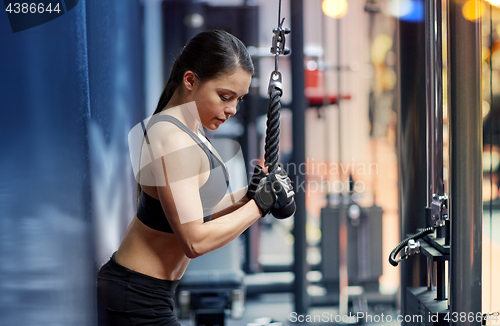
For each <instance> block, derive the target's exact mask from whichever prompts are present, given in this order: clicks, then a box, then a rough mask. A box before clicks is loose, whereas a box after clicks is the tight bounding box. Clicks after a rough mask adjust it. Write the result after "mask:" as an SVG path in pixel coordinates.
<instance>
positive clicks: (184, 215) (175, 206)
mask: <svg viewBox="0 0 500 326" xmlns="http://www.w3.org/2000/svg"><path fill="white" fill-rule="evenodd" d="M173 139H175V142H172V141H170V142H168V141H166V142H164V143H163V144H162V146H163V148H156V152H158V153H162V154H163V153H166V154H164V155H162V156H160V155H158V156H156V157H159V158H158V159H156V160H155V162H154V164H153V174H154V178H155V180H156V184H157V193H158V198H159V200H160V202H161V205H162V208H163V211H164V213H165V216H166V218H167V219H168V222H169V224H170V226H171V227H172V230H173V231H174V233H175V234H176V235H177V237H178V238H179V240H180V242H181V245H182V246H183V247H184V249H185V252H186V254H187V255H189V250H190V247H191V245H192V241H194V239H195V236H196V228H197V226H196V225H199V224H201V223H203V207H202V204H201V199H200V195H199V190H198V189H199V175H200V171H201V166H202V164H201V156H200V153H199V150H198V149H197V148H196V147H194V146H192V141H190V139H186V138H183V137H177V138H173ZM166 147H168V148H166Z"/></svg>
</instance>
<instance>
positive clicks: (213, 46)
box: [137, 30, 254, 196]
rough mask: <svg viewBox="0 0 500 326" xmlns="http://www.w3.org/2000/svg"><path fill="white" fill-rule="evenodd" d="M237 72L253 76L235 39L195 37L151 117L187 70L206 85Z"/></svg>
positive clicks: (213, 34) (210, 34)
mask: <svg viewBox="0 0 500 326" xmlns="http://www.w3.org/2000/svg"><path fill="white" fill-rule="evenodd" d="M238 68H242V69H243V70H245V71H248V72H249V73H251V74H253V72H254V67H253V63H252V59H251V57H250V55H249V54H248V51H247V49H246V47H245V45H244V44H243V43H242V42H241V41H240V40H239V39H238V38H236V37H235V36H233V35H231V34H230V33H228V32H226V31H223V30H210V31H206V32H201V33H199V34H197V35H196V36H195V37H193V38H192V39H191V40H190V41H189V42H188V44H186V46H185V47H184V49H183V50H182V51H181V53H179V55H178V56H177V58H176V59H175V62H174V65H173V66H172V70H171V71H170V77H169V78H168V81H167V84H166V85H165V88H164V89H163V92H162V93H161V96H160V100H159V101H158V105H157V106H156V110H155V111H154V113H153V115H155V114H158V113H160V112H161V111H162V110H163V109H164V108H165V106H167V104H168V102H169V101H170V99H171V98H172V96H173V95H174V93H175V91H176V90H177V88H178V87H179V86H180V85H181V84H182V79H183V77H184V74H185V73H186V71H188V70H190V71H192V72H194V73H195V74H196V75H197V76H198V78H199V79H200V80H201V81H206V80H210V79H214V78H217V77H219V76H221V75H223V74H226V73H230V72H233V71H235V70H236V69H238ZM151 120H153V119H151ZM150 123H154V121H150V122H149V123H148V125H149V124H150ZM139 175H140V174H139ZM139 175H138V176H139ZM140 192H141V187H140V185H139V183H138V184H137V195H138V196H139V195H140Z"/></svg>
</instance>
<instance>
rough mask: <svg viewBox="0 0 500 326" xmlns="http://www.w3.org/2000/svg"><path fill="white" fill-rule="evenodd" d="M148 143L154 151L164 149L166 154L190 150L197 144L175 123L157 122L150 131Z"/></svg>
mask: <svg viewBox="0 0 500 326" xmlns="http://www.w3.org/2000/svg"><path fill="white" fill-rule="evenodd" d="M148 141H149V144H150V146H151V147H152V149H157V150H160V149H162V150H163V152H165V151H166V152H165V154H168V153H170V152H176V151H179V150H181V149H186V148H189V147H191V146H193V145H196V143H195V142H194V141H193V139H192V137H190V136H189V135H188V134H187V133H186V132H185V131H183V130H182V129H180V128H179V127H178V126H176V125H175V124H173V123H169V122H163V121H160V122H157V123H155V124H153V125H152V126H151V127H150V128H149V130H148Z"/></svg>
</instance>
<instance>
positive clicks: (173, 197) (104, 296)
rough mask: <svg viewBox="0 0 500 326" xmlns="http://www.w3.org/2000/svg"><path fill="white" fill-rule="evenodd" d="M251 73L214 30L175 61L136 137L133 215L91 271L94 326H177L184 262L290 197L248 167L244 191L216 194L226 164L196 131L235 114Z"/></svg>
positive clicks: (238, 50)
mask: <svg viewBox="0 0 500 326" xmlns="http://www.w3.org/2000/svg"><path fill="white" fill-rule="evenodd" d="M252 74H253V64H252V61H251V58H250V56H249V55H248V52H247V51H246V48H245V46H244V45H243V44H242V43H241V41H239V40H238V39H237V38H235V37H234V36H232V35H231V34H229V33H227V32H224V31H208V32H203V33H200V34H198V35H197V36H195V37H194V38H193V39H192V40H191V41H190V42H189V43H188V44H187V45H186V46H185V47H184V49H183V51H182V52H181V53H180V54H179V56H178V57H177V59H176V61H175V63H174V65H173V68H172V71H171V74H170V78H169V80H168V82H167V85H166V86H165V89H164V91H163V93H162V95H161V98H160V101H159V103H158V107H157V108H156V111H155V114H154V115H153V117H152V118H151V119H150V122H149V123H148V126H147V132H145V137H144V138H145V142H144V143H143V148H142V150H141V158H142V159H143V161H146V163H147V164H146V163H143V164H144V167H143V168H142V170H141V171H140V174H139V176H140V177H139V178H138V181H139V190H140V196H139V203H138V210H137V214H136V216H135V217H134V219H133V221H132V222H131V224H130V226H129V228H128V230H127V232H126V234H125V236H124V239H123V241H122V243H121V245H120V247H119V249H118V251H117V252H115V253H114V254H113V256H112V257H111V259H110V261H108V263H106V264H105V265H104V266H103V267H101V269H100V271H99V274H98V301H99V322H100V324H101V325H120V326H123V325H180V324H179V323H178V322H177V320H176V318H175V315H174V313H173V308H174V302H173V295H174V291H175V288H176V286H177V284H178V282H179V280H180V279H181V277H182V275H183V274H184V271H185V270H186V268H187V266H188V263H189V261H190V259H193V258H195V257H198V256H200V255H203V254H205V253H208V252H210V251H213V250H215V249H217V248H220V247H222V246H224V245H226V244H228V243H229V242H230V241H232V240H233V239H235V238H236V237H238V236H239V235H240V234H241V233H242V232H243V231H245V230H246V229H247V228H248V227H249V226H250V225H252V223H254V222H255V221H256V220H257V219H258V218H259V217H261V216H263V215H265V214H267V213H268V212H269V210H270V209H275V210H277V209H280V208H282V207H283V206H284V204H283V203H284V202H286V199H287V198H289V197H291V196H293V194H294V193H293V191H292V188H291V182H290V179H289V178H288V175H286V173H284V172H282V171H278V172H272V173H270V174H269V175H268V176H266V174H265V173H264V174H262V171H257V172H256V173H255V174H254V177H253V178H252V185H251V186H250V187H249V189H248V190H247V189H245V188H243V189H240V190H238V191H236V192H234V193H231V194H229V195H226V193H227V189H228V185H229V179H228V174H227V171H226V168H225V166H224V163H223V162H222V161H221V160H220V158H219V156H218V154H217V153H216V151H215V149H214V148H213V147H212V146H211V144H210V142H209V141H208V139H206V138H205V137H204V135H203V131H202V129H201V126H203V127H205V128H207V129H209V130H216V129H217V128H218V127H219V126H220V125H221V124H222V123H224V121H225V120H227V119H228V118H229V117H231V116H232V115H234V114H235V113H236V107H237V105H238V102H239V101H241V99H242V98H243V96H244V95H245V94H246V93H248V88H249V86H250V82H251V78H252ZM257 170H258V169H257ZM263 176H265V177H263ZM276 185H278V186H276ZM283 198H285V200H284V201H283Z"/></svg>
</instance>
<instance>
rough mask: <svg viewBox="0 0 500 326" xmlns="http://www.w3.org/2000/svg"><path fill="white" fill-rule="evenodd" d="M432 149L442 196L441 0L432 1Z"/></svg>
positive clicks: (435, 188) (437, 189)
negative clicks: (433, 66)
mask: <svg viewBox="0 0 500 326" xmlns="http://www.w3.org/2000/svg"><path fill="white" fill-rule="evenodd" d="M433 3H434V17H433V18H434V24H433V25H434V29H433V30H434V34H433V35H434V39H433V44H434V55H433V61H434V65H435V68H434V75H433V76H432V78H433V79H434V87H435V88H434V98H433V102H434V107H433V120H434V129H433V132H434V137H433V138H434V147H433V155H432V157H433V163H432V168H433V173H434V178H433V182H432V183H433V191H434V193H435V194H438V195H439V196H441V195H444V184H443V38H442V29H443V28H442V12H441V7H442V6H441V0H434V1H433Z"/></svg>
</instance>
